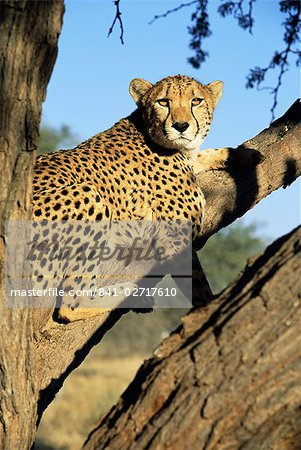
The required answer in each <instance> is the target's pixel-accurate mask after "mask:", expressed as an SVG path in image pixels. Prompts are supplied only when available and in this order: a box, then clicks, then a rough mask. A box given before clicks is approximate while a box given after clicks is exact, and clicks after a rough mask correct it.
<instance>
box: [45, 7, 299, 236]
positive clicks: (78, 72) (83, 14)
mask: <svg viewBox="0 0 301 450" xmlns="http://www.w3.org/2000/svg"><path fill="white" fill-rule="evenodd" d="M180 3H181V1H178V2H175V1H173V0H167V1H166V0H165V1H159V0H155V1H148V0H121V10H122V19H123V23H124V28H125V32H124V41H125V44H124V45H121V43H120V40H119V28H118V24H117V26H116V27H115V30H114V33H113V35H111V37H110V38H109V39H108V38H107V33H108V29H109V27H110V25H111V23H112V20H113V18H114V13H115V10H114V4H113V1H110V0H94V1H89V0H85V1H77V0H67V1H66V13H65V16H64V26H63V31H62V34H61V37H60V41H59V56H58V59H57V62H56V65H55V68H54V72H53V75H52V78H51V80H50V83H49V86H48V91H47V98H46V101H45V103H44V106H43V122H44V123H46V124H48V125H51V126H55V127H56V126H60V125H62V124H66V125H69V126H70V127H71V129H72V131H73V132H74V133H76V135H77V136H78V141H79V142H80V141H83V140H85V139H87V138H88V137H90V136H92V135H93V134H95V133H98V132H99V131H102V130H105V129H107V128H109V127H110V126H111V125H113V124H114V123H115V122H117V121H118V120H119V119H120V118H121V117H124V116H127V115H128V114H130V113H131V111H132V110H133V109H134V107H135V105H134V103H133V100H132V99H131V97H130V95H129V93H128V85H129V82H130V80H131V79H132V78H135V77H142V78H145V79H147V80H149V81H151V82H156V81H158V80H159V79H161V78H163V77H164V76H167V75H174V74H178V73H180V74H185V75H189V76H193V77H195V78H197V79H198V80H199V81H201V82H203V83H208V82H210V81H212V80H216V79H220V80H222V81H223V82H224V95H223V98H222V100H221V101H220V104H219V105H218V108H217V110H216V113H215V117H214V122H213V126H212V128H211V132H210V134H209V135H208V137H207V138H206V141H205V143H204V144H203V148H206V147H222V146H236V145H238V144H239V143H241V142H242V141H244V140H246V139H248V138H250V137H252V136H254V135H255V134H257V133H258V132H259V131H260V130H262V129H263V128H265V127H266V126H268V124H269V122H270V119H271V114H270V107H271V105H272V98H271V96H270V95H268V93H267V91H266V90H263V91H256V90H246V89H245V77H246V74H247V73H248V71H249V69H250V68H253V67H254V66H256V65H258V66H266V65H268V63H269V61H270V58H271V56H272V54H273V51H274V50H276V48H277V49H279V50H281V49H282V47H283V43H282V28H281V22H282V21H283V15H282V14H281V13H280V12H279V11H278V10H277V5H278V1H271V0H258V1H257V2H256V3H255V6H254V17H255V26H254V32H253V36H252V35H250V34H249V33H248V32H246V31H243V30H241V29H240V28H238V26H237V24H236V22H235V21H234V19H233V18H232V17H227V18H225V19H223V18H221V17H220V16H219V15H218V14H217V12H216V10H217V7H218V5H219V4H220V1H210V2H209V6H210V7H209V13H210V20H211V29H212V31H213V34H212V36H211V37H210V38H209V39H208V40H207V42H206V44H205V46H206V49H207V50H208V51H209V54H210V57H209V59H208V61H207V62H206V63H205V64H204V65H203V67H202V68H201V69H199V70H195V69H193V68H192V67H191V66H190V65H189V64H188V63H187V57H188V56H190V55H191V51H190V50H189V48H188V44H189V35H188V32H187V25H189V23H190V16H191V13H192V11H193V8H194V7H192V8H185V9H182V10H181V11H179V12H178V13H175V14H172V15H170V16H169V17H167V18H165V19H160V20H157V21H156V22H154V23H153V24H152V25H148V23H149V22H150V20H151V19H152V18H153V16H154V15H155V14H160V13H163V12H165V11H166V9H170V8H173V7H175V6H177V5H179V4H180ZM275 77H276V74H271V76H270V78H269V79H268V83H267V84H269V85H273V81H275ZM299 95H300V72H299V69H297V68H296V67H295V65H294V64H293V63H292V65H291V67H290V70H289V71H288V72H287V73H286V75H285V78H284V85H283V88H282V89H281V91H280V94H279V103H278V107H277V110H276V116H277V117H278V116H280V115H282V114H283V113H284V112H285V111H286V110H287V109H288V107H289V106H290V104H291V103H292V102H293V101H294V100H295V99H296V98H297V97H298V96H299ZM254 221H256V222H260V223H264V224H265V226H264V227H263V228H262V233H263V234H264V235H266V236H269V237H270V238H276V237H278V236H280V235H282V234H284V233H286V232H288V231H290V230H291V229H292V228H293V227H294V226H296V225H297V224H298V223H299V222H300V183H299V182H295V183H294V184H293V185H292V186H291V187H290V188H287V189H286V190H283V189H281V190H278V191H277V192H275V193H273V194H272V195H270V196H269V197H268V198H267V199H265V200H263V201H262V202H261V203H260V204H259V205H258V206H257V207H256V208H254V209H253V210H252V211H250V212H249V213H248V214H247V215H246V216H245V219H244V222H245V223H249V222H254Z"/></svg>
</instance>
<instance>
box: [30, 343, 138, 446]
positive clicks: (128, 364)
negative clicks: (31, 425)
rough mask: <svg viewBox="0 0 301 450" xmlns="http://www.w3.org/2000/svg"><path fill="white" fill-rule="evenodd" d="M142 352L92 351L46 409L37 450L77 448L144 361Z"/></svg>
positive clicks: (38, 436)
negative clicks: (112, 353) (116, 354)
mask: <svg viewBox="0 0 301 450" xmlns="http://www.w3.org/2000/svg"><path fill="white" fill-rule="evenodd" d="M143 359H144V358H143V357H142V356H140V355H134V356H130V357H128V358H113V359H108V358H105V359H104V358H103V357H101V356H100V355H99V354H97V350H96V351H95V352H92V353H91V354H90V355H89V357H88V358H87V359H86V361H85V362H84V363H83V364H82V366H80V367H79V368H78V369H77V370H76V371H74V372H73V373H72V374H71V375H70V377H69V378H68V380H67V381H66V383H65V385H64V387H63V389H62V390H61V391H60V392H59V394H58V395H57V397H56V399H55V400H54V402H53V403H52V404H51V405H50V406H49V408H48V409H47V410H46V412H45V414H44V416H43V419H42V421H41V425H40V428H39V431H38V434H37V443H36V450H42V449H45V450H46V449H47V450H50V449H55V450H58V449H59V450H63V449H64V450H77V449H79V448H80V447H81V445H82V444H83V441H84V439H85V438H86V437H87V434H88V432H89V430H90V429H91V428H92V426H93V424H94V423H95V422H96V421H97V419H99V417H100V415H101V414H103V413H104V412H106V411H107V410H108V409H109V408H110V407H111V406H112V405H113V404H114V403H115V402H116V401H117V400H118V398H119V396H120V394H121V393H122V392H123V391H124V389H125V388H126V387H127V386H128V384H129V382H130V381H131V380H132V379H133V377H134V375H135V373H136V371H137V369H138V368H139V366H140V365H141V363H142V361H143Z"/></svg>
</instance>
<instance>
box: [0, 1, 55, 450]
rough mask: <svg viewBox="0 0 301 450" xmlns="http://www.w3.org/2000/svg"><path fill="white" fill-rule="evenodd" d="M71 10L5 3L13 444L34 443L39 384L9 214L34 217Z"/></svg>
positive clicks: (2, 355)
mask: <svg viewBox="0 0 301 450" xmlns="http://www.w3.org/2000/svg"><path fill="white" fill-rule="evenodd" d="M63 10H64V5H63V1H61V0H58V1H42V2H40V1H29V0H20V1H10V0H2V2H1V7H0V14H1V18H0V24H1V40H0V65H1V70H0V104H1V117H0V167H1V178H0V222H1V225H0V283H1V286H0V295H1V301H0V321H1V327H0V373H1V381H0V386H1V399H0V416H1V421H0V443H1V444H0V446H1V448H3V449H9V450H12V449H14V450H17V449H22V450H24V449H26V448H30V447H31V445H32V442H33V439H34V434H35V423H36V404H37V399H38V395H39V390H38V388H37V383H36V378H37V377H36V348H35V342H34V338H33V331H32V330H33V327H32V314H31V311H30V310H29V309H16V308H11V307H10V306H9V305H6V304H5V247H4V245H5V238H4V229H5V221H6V220H10V219H23V220H24V219H31V207H30V195H31V184H32V172H33V164H34V153H33V152H34V150H35V148H36V144H37V140H38V130H39V123H40V117H41V108H42V102H43V100H44V98H45V94H46V87H47V84H48V81H49V78H50V75H51V72H52V69H53V66H54V62H55V59H56V55H57V41H58V36H59V33H60V30H61V25H62V16H63ZM21 252H22V249H20V253H21ZM16 257H18V255H16Z"/></svg>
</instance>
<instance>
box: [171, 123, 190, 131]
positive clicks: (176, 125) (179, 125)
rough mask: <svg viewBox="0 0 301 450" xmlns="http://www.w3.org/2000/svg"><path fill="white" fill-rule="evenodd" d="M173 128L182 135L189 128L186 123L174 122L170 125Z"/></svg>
mask: <svg viewBox="0 0 301 450" xmlns="http://www.w3.org/2000/svg"><path fill="white" fill-rule="evenodd" d="M172 127H173V128H175V129H176V130H177V131H180V133H183V131H185V130H187V128H188V127H189V123H188V122H175V123H174V124H173V125H172Z"/></svg>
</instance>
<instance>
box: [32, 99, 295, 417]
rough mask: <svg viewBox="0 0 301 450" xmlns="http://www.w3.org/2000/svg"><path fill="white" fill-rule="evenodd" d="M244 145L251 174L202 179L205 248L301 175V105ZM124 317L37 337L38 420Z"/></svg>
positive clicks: (61, 327) (219, 173)
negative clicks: (255, 161) (256, 157)
mask: <svg viewBox="0 0 301 450" xmlns="http://www.w3.org/2000/svg"><path fill="white" fill-rule="evenodd" d="M242 146H243V147H247V148H253V149H256V150H259V151H260V152H261V153H262V155H263V156H264V158H265V159H264V160H263V162H262V163H261V164H260V165H259V166H256V167H255V166H254V168H253V169H251V170H250V169H249V168H248V169H240V170H239V172H237V171H233V172H231V173H229V172H226V171H209V172H204V173H203V174H201V178H200V184H201V185H202V187H203V190H204V192H205V195H206V198H207V206H206V215H205V222H204V239H203V240H202V242H200V243H199V245H200V246H202V245H203V244H204V243H205V241H206V240H207V239H208V238H209V237H210V236H211V235H212V234H214V233H216V232H217V231H218V230H219V229H221V228H222V227H224V226H226V225H228V224H229V223H231V222H233V221H234V220H235V219H236V218H237V217H240V216H241V215H243V214H244V213H245V212H246V211H248V210H249V209H251V208H252V207H253V206H254V205H255V204H257V203H258V202H259V201H260V200H262V199H263V198H264V197H266V196H267V195H268V194H270V193H271V192H272V191H274V190H276V189H278V188H279V187H281V186H284V187H285V186H287V185H288V184H290V183H291V182H292V181H294V180H295V179H296V178H297V177H298V176H299V175H300V173H301V155H300V146H301V103H300V101H296V102H295V103H294V104H293V105H292V107H291V108H290V109H289V110H288V111H287V113H286V114H285V115H284V116H282V117H281V118H280V119H278V120H277V121H275V122H274V123H273V124H272V125H271V126H270V127H269V128H267V129H266V130H263V131H262V132H261V133H259V134H258V135H257V136H256V137H254V138H253V139H250V140H248V141H246V142H245V143H244V144H242ZM221 193H222V194H221ZM122 314H123V311H122V310H115V311H113V313H111V314H109V313H106V314H104V315H103V317H95V318H91V319H87V320H83V321H79V322H73V323H70V324H67V325H65V324H56V325H55V326H54V327H53V328H52V329H48V330H47V331H45V332H42V333H41V334H40V335H39V336H38V338H37V346H38V363H37V364H38V365H37V368H38V371H37V373H38V374H39V386H40V389H41V395H40V401H39V415H41V414H42V413H43V411H44V409H45V408H46V407H47V406H48V404H49V403H50V402H51V401H52V400H53V398H54V396H55V394H56V393H57V392H58V390H59V389H60V388H61V386H62V384H63V382H64V380H65V379H66V377H67V376H68V375H69V374H70V372H72V371H73V370H74V369H75V368H76V367H77V366H78V365H79V364H81V362H82V361H83V360H84V358H85V357H86V355H87V354H88V352H89V351H90V349H91V348H92V346H93V345H95V344H96V343H98V342H99V341H100V339H101V338H102V337H103V335H104V334H105V333H106V332H107V331H108V330H109V329H110V328H111V327H112V326H113V325H114V324H115V323H116V321H117V320H119V318H120V317H121V315H122Z"/></svg>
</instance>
